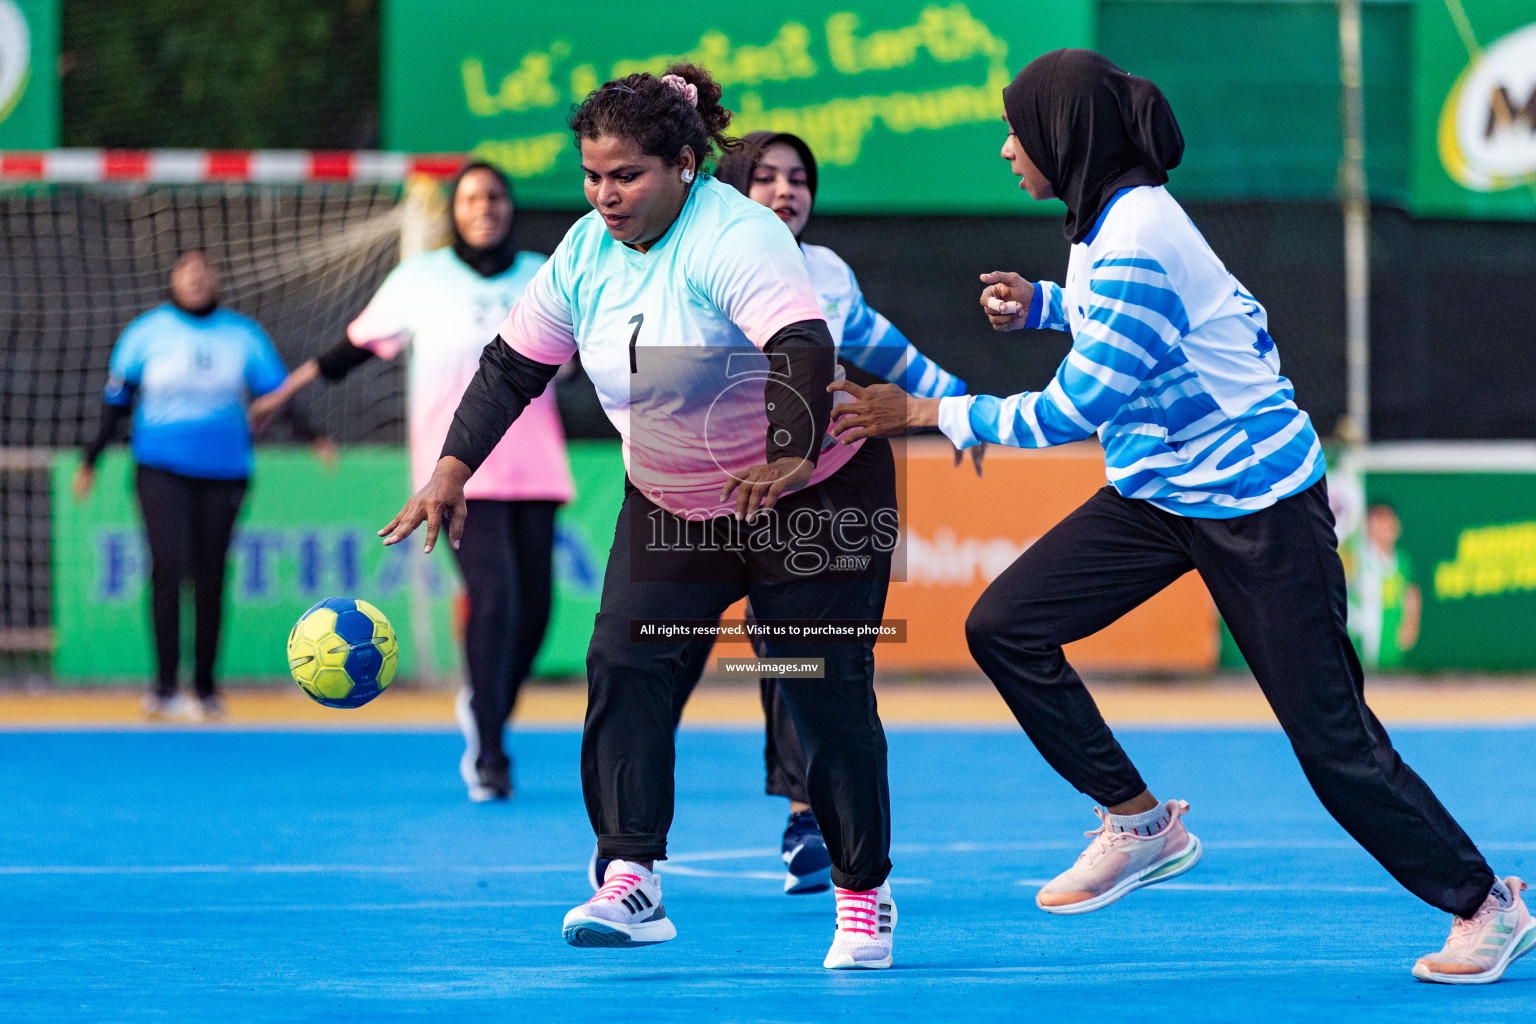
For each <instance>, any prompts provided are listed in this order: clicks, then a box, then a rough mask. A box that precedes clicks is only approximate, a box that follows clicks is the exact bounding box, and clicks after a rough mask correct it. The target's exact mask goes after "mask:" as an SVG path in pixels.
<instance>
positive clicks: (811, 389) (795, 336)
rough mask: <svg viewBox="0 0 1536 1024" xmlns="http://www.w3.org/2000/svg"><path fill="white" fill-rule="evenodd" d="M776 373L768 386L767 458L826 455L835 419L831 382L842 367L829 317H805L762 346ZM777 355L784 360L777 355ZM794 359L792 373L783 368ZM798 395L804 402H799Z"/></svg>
mask: <svg viewBox="0 0 1536 1024" xmlns="http://www.w3.org/2000/svg"><path fill="white" fill-rule="evenodd" d="M763 352H764V354H766V355H767V356H768V358H769V367H770V368H771V369H772V370H774V371H776V372H774V373H772V374H771V375H770V376H769V377H768V379H767V380H766V381H765V382H764V385H763V398H764V400H765V401H766V402H767V405H768V460H767V461H769V462H772V461H774V460H775V459H781V458H786V457H793V458H802V459H809V460H810V461H811V462H812V463H814V462H816V461H817V460H818V459H819V458H821V439H822V438H823V437H824V436H825V435H826V433H827V424H828V422H830V421H831V419H832V393H831V392H830V391H828V390H827V385H828V384H831V383H832V377H833V374H834V372H835V370H836V367H837V347H836V345H835V344H834V343H833V341H832V335H831V333H830V332H829V331H828V330H827V323H826V321H825V320H801V321H799V322H797V323H792V324H790V325H789V326H788V327H785V328H783V329H782V330H780V331H779V332H778V333H777V334H775V335H774V336H773V337H772V338H769V339H768V344H766V345H764V346H763ZM775 356H778V357H780V358H777V359H776V358H774V357H775ZM786 359H787V362H788V363H789V366H788V373H787V374H783V373H782V372H779V371H780V369H781V366H782V364H783V363H784V362H785V361H786ZM797 395H798V396H799V397H800V398H802V399H804V401H803V402H802V401H798V400H796V397H795V396H797Z"/></svg>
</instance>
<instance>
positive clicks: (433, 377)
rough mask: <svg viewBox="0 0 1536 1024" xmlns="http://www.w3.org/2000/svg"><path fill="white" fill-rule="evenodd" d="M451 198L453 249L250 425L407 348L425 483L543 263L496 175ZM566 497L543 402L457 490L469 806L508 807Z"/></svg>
mask: <svg viewBox="0 0 1536 1024" xmlns="http://www.w3.org/2000/svg"><path fill="white" fill-rule="evenodd" d="M450 194H451V195H452V197H453V201H452V209H451V215H450V220H449V227H450V231H451V233H452V239H453V244H452V245H450V246H447V247H444V248H442V249H435V250H433V251H431V252H425V253H422V254H420V255H418V256H413V257H411V258H410V259H407V260H405V261H404V262H402V263H401V264H400V265H399V266H398V267H396V268H395V269H394V270H393V271H392V272H391V273H390V275H389V276H388V277H387V278H385V280H384V284H383V285H381V286H380V288H379V290H378V292H377V293H376V294H375V295H374V297H373V299H372V300H371V301H370V302H369V303H368V306H367V308H366V309H364V310H363V312H362V313H361V314H360V315H359V316H358V318H357V319H356V320H354V321H352V324H351V326H349V327H348V328H347V337H346V338H345V339H344V340H342V341H341V342H340V343H338V344H337V345H336V346H335V347H334V348H332V349H331V350H329V351H327V352H325V353H323V354H322V355H320V356H319V357H318V358H316V359H311V360H309V361H308V362H306V363H305V364H304V365H302V366H300V367H299V368H298V369H296V370H294V371H293V373H291V374H289V376H288V379H287V381H286V382H285V383H284V384H283V385H282V387H281V388H279V389H278V390H277V391H276V392H274V393H273V394H272V395H271V396H270V397H269V398H264V399H261V400H259V401H258V402H257V403H256V404H255V405H253V407H252V416H253V418H256V417H259V418H265V417H267V416H270V415H271V414H272V413H273V412H275V411H276V410H277V409H278V408H279V407H280V406H281V405H282V404H283V403H284V402H286V401H287V400H288V399H289V398H290V397H292V396H293V395H294V393H296V392H297V391H298V390H299V389H301V388H303V387H304V386H305V385H307V384H309V383H310V382H312V381H314V380H315V379H316V378H319V377H325V378H326V379H327V380H340V379H341V378H342V377H344V376H346V374H347V372H348V371H349V370H351V369H353V368H354V367H356V366H359V365H361V364H362V363H364V362H366V361H367V360H369V359H370V358H372V357H374V356H380V357H382V358H385V359H393V358H394V357H395V356H396V355H398V354H399V353H401V352H402V351H406V350H407V349H409V351H410V354H411V360H410V366H409V374H410V387H409V394H410V402H409V406H410V408H409V414H410V445H411V481H412V486H413V487H418V488H419V487H421V486H422V485H424V484H425V483H426V482H427V480H428V478H430V477H431V475H432V468H433V466H434V465H435V464H436V463H437V455H438V452H439V451H441V450H442V447H443V441H444V439H446V438H447V436H448V428H449V426H450V425H451V424H452V423H453V414H454V410H456V409H457V408H458V405H459V398H460V396H461V395H463V394H464V389H465V388H466V387H467V386H468V385H469V382H470V380H471V379H472V378H473V377H474V375H475V370H476V369H477V367H478V366H479V364H480V350H481V349H482V348H484V346H485V339H486V338H487V337H493V336H494V335H495V333H496V328H497V326H498V325H499V324H500V323H501V321H502V320H503V319H504V318H505V317H506V315H507V313H508V311H509V310H511V308H512V306H513V304H515V303H516V302H517V301H518V299H520V298H522V295H523V291H524V289H525V288H527V286H528V282H529V281H531V280H532V279H533V276H534V274H535V273H536V272H537V271H538V269H539V267H541V266H543V264H544V260H545V258H544V256H542V255H540V254H539V253H533V252H519V251H518V250H517V248H516V246H515V245H514V243H513V237H512V218H513V205H512V189H511V185H510V183H509V182H508V181H507V178H506V176H505V175H504V174H502V173H501V171H499V170H497V169H496V168H494V167H492V166H491V165H489V164H485V163H471V164H469V165H467V166H465V167H464V168H463V169H462V170H460V171H459V173H458V176H457V177H456V178H454V180H453V186H452V191H451V193H450ZM573 490H574V489H573V487H572V484H571V471H570V466H569V463H568V462H567V460H566V454H565V434H564V432H563V431H562V429H561V426H560V414H559V411H558V410H557V409H556V407H555V397H554V394H553V392H549V393H546V394H543V395H540V396H539V397H538V398H536V399H535V400H534V401H533V402H532V403H530V405H529V406H528V409H527V410H526V411H525V412H524V413H523V415H522V416H521V417H520V418H519V419H518V421H517V423H516V424H514V425H513V427H512V429H511V430H509V431H507V434H506V436H505V437H503V438H501V440H500V443H498V444H497V445H496V446H495V448H494V449H492V451H491V452H490V454H489V455H487V456H486V459H485V462H484V463H483V464H482V465H481V466H480V468H479V471H478V472H476V473H475V475H474V477H473V478H472V479H471V480H469V482H468V483H467V484H466V485H465V488H464V496H465V498H466V499H467V500H468V502H469V506H470V509H471V510H472V512H473V514H472V515H470V516H469V517H468V518H467V520H466V521H465V524H464V538H463V540H462V542H461V543H460V545H459V547H458V550H457V555H458V562H459V569H460V571H461V572H462V573H463V576H464V585H465V590H466V592H467V594H468V598H469V621H468V623H467V625H466V628H465V637H464V641H465V643H464V646H465V660H466V662H467V667H468V685H466V686H465V688H464V689H463V690H462V691H460V694H459V701H458V717H459V724H460V726H461V727H462V728H463V730H464V739H465V751H464V756H463V758H462V759H461V761H460V764H459V770H460V773H461V774H462V775H463V777H464V782H465V785H467V786H468V787H469V798H470V799H471V800H475V801H484V800H493V799H505V798H507V797H509V796H511V794H512V771H511V759H510V758H509V757H508V755H507V753H506V750H505V746H504V742H503V732H504V730H505V727H506V724H507V720H508V719H509V718H510V717H511V715H512V709H513V706H514V705H515V704H516V702H517V692H518V689H519V688H520V687H521V686H522V683H523V680H524V679H526V678H527V677H528V673H529V671H530V670H531V669H532V667H533V660H534V656H535V655H536V654H538V651H539V645H540V644H541V643H542V642H543V640H544V631H545V628H546V627H547V626H548V624H549V614H550V606H551V603H552V593H553V573H552V562H553V557H552V553H553V550H554V541H555V510H556V509H557V508H559V506H560V504H561V503H562V502H567V501H570V500H571V497H572V494H573Z"/></svg>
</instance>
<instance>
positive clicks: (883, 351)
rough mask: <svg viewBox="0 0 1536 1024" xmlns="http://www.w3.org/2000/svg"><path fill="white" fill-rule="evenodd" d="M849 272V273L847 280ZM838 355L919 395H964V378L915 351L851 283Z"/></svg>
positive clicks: (921, 396) (926, 396)
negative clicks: (851, 297)
mask: <svg viewBox="0 0 1536 1024" xmlns="http://www.w3.org/2000/svg"><path fill="white" fill-rule="evenodd" d="M852 276H853V275H852V274H850V275H849V277H850V279H851V278H852ZM838 355H840V356H842V357H843V358H844V359H846V360H848V361H849V362H850V363H852V364H853V365H855V366H857V367H858V368H859V369H861V370H867V371H868V372H870V373H872V374H874V375H875V376H877V377H884V378H885V379H886V380H888V381H890V382H892V383H893V384H899V385H900V386H901V388H902V390H904V391H906V392H907V393H908V394H911V395H916V396H917V397H918V398H944V397H946V396H948V395H963V394H965V381H963V380H961V379H960V378H959V377H956V376H955V375H954V374H952V373H949V372H947V371H946V370H944V369H943V368H942V367H940V366H939V364H938V363H936V362H934V361H933V360H932V359H929V358H928V357H927V356H925V355H923V354H922V353H921V352H919V351H918V350H917V346H916V345H914V344H912V343H911V342H910V341H908V340H907V336H906V335H905V334H902V333H901V331H899V330H897V329H896V326H895V325H894V324H892V323H891V322H890V321H889V320H887V319H886V318H885V317H884V316H883V315H881V314H879V313H877V312H875V311H874V310H873V309H871V308H870V307H869V303H867V302H865V301H864V294H863V292H861V291H859V288H858V283H857V282H856V281H855V282H853V308H852V310H850V311H849V313H848V317H847V319H846V320H844V321H843V341H842V344H841V345H840V346H839V347H838Z"/></svg>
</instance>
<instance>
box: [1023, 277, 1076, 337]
mask: <svg viewBox="0 0 1536 1024" xmlns="http://www.w3.org/2000/svg"><path fill="white" fill-rule="evenodd" d="M1024 326H1025V327H1033V328H1037V329H1039V330H1044V331H1070V330H1071V329H1072V326H1071V325H1070V324H1069V323H1067V310H1066V306H1065V305H1064V304H1063V303H1062V298H1061V285H1059V284H1057V283H1056V282H1055V281H1036V282H1035V292H1034V295H1032V296H1031V297H1030V300H1029V316H1028V318H1027V319H1026V320H1025V321H1024Z"/></svg>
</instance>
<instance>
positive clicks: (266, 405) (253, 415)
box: [245, 388, 288, 434]
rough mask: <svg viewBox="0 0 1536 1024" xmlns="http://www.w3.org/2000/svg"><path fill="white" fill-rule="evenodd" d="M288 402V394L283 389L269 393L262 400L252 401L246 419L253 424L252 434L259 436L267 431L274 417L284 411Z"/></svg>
mask: <svg viewBox="0 0 1536 1024" xmlns="http://www.w3.org/2000/svg"><path fill="white" fill-rule="evenodd" d="M287 401H288V393H287V391H285V390H284V389H283V388H278V389H277V390H276V391H269V392H268V393H266V394H265V395H262V396H261V397H260V398H253V399H251V404H250V405H248V406H247V407H246V410H245V418H246V419H247V420H248V421H249V422H250V424H251V433H253V434H259V433H261V432H262V431H264V430H266V429H267V425H268V424H270V423H271V422H272V417H274V416H276V415H277V414H278V413H279V412H281V411H282V409H283V405H284V404H285V403H287Z"/></svg>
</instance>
